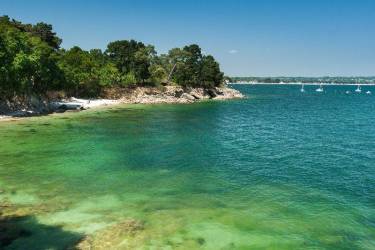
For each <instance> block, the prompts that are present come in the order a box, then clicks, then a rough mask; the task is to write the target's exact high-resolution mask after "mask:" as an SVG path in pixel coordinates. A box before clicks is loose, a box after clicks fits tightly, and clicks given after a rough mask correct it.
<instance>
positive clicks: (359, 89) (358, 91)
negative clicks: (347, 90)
mask: <svg viewBox="0 0 375 250" xmlns="http://www.w3.org/2000/svg"><path fill="white" fill-rule="evenodd" d="M355 92H357V93H361V92H362V90H361V85H359V84H358V87H357V89H356V90H355Z"/></svg>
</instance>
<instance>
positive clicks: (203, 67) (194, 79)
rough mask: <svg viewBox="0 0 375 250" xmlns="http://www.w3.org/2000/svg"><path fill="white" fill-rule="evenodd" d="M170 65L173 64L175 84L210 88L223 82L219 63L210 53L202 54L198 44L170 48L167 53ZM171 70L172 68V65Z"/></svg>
mask: <svg viewBox="0 0 375 250" xmlns="http://www.w3.org/2000/svg"><path fill="white" fill-rule="evenodd" d="M167 58H169V60H168V59H167V61H169V64H170V65H175V67H174V71H173V72H172V75H173V77H172V79H173V81H174V82H176V83H177V84H180V85H183V86H192V87H204V88H210V87H215V86H219V85H220V84H221V83H222V82H223V73H222V72H221V71H220V67H219V64H218V63H217V62H216V61H215V59H214V58H213V56H211V55H207V56H206V55H202V52H201V49H200V47H199V46H198V45H195V44H193V45H190V46H185V47H184V48H183V49H178V48H175V49H172V50H170V51H169V54H168V55H167ZM169 68H171V71H172V69H173V66H172V67H169Z"/></svg>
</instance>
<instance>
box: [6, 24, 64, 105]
mask: <svg viewBox="0 0 375 250" xmlns="http://www.w3.org/2000/svg"><path fill="white" fill-rule="evenodd" d="M0 63H1V65H0V92H1V95H2V97H3V98H4V97H5V98H10V97H12V96H14V95H24V94H28V93H31V92H34V93H44V92H45V91H47V90H49V89H52V88H54V87H56V86H59V85H60V83H61V81H62V72H61V71H60V69H59V68H58V67H57V56H56V53H55V51H54V49H53V48H51V47H50V46H49V45H48V44H46V43H45V42H43V41H42V40H41V39H40V38H39V37H36V36H33V35H32V34H30V33H29V32H24V31H22V30H20V29H19V28H17V27H16V26H15V25H13V24H12V23H11V22H9V20H8V19H7V18H4V17H3V18H1V19H0Z"/></svg>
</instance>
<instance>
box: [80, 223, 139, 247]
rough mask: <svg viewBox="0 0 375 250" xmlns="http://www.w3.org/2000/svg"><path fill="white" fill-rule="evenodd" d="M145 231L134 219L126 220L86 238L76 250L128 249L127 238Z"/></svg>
mask: <svg viewBox="0 0 375 250" xmlns="http://www.w3.org/2000/svg"><path fill="white" fill-rule="evenodd" d="M143 229H144V224H143V223H142V222H140V221H137V220H134V219H130V220H126V221H123V222H120V223H117V224H114V225H112V226H109V227H107V228H105V229H103V230H100V231H98V232H97V233H96V234H94V235H91V236H86V237H84V238H83V239H82V240H81V241H80V242H79V243H78V244H77V245H76V248H75V249H80V250H89V249H103V250H104V249H119V248H120V249H123V248H125V249H128V248H129V246H127V245H126V242H127V241H126V238H128V237H134V236H135V235H136V234H137V233H138V232H140V231H142V230H143ZM129 249H130V248H129Z"/></svg>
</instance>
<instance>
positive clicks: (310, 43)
mask: <svg viewBox="0 0 375 250" xmlns="http://www.w3.org/2000/svg"><path fill="white" fill-rule="evenodd" d="M374 14H375V0H262V1H261V0H258V1H256V0H247V1H246V0H222V1H220V0H190V1H186V0H158V1H156V0H122V1H120V0H118V1H116V0H106V1H105V0H101V1H99V0H90V1H84V0H75V1H73V0H65V1H51V0H33V1H29V0H0V15H9V16H10V17H11V18H15V19H17V20H20V21H22V22H25V23H36V22H41V21H43V22H47V23H50V24H52V25H53V27H54V30H55V31H56V32H57V34H58V35H59V36H60V37H61V38H62V39H63V43H62V47H64V48H70V47H72V46H74V45H79V46H80V47H82V48H84V49H92V48H101V49H105V48H106V45H107V44H108V42H110V41H114V40H122V39H136V40H140V41H142V42H144V43H146V44H153V45H155V47H156V49H157V51H158V52H159V53H166V52H167V51H168V50H169V49H171V48H174V47H182V46H184V45H187V44H192V43H196V44H198V45H200V46H201V48H202V50H203V51H204V53H206V54H212V55H213V56H214V57H215V58H216V59H217V60H218V61H219V63H220V65H221V68H222V70H223V71H224V72H225V74H226V75H229V76H359V75H361V76H374V75H375V17H374Z"/></svg>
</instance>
